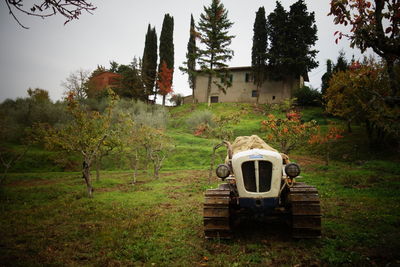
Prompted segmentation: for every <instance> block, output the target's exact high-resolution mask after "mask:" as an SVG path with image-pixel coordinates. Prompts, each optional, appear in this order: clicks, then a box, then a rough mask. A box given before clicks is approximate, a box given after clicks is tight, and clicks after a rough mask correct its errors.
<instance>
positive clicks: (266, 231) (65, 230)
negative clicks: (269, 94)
mask: <svg viewBox="0 0 400 267" xmlns="http://www.w3.org/2000/svg"><path fill="white" fill-rule="evenodd" d="M204 109H207V106H206V105H205V104H199V105H183V106H180V107H177V108H172V109H171V110H170V113H171V120H170V121H169V124H168V128H167V135H168V136H169V137H171V138H172V139H173V140H174V143H175V146H176V149H175V151H174V153H172V154H171V155H170V156H169V157H168V159H167V160H166V161H165V163H164V165H163V169H162V170H163V171H162V173H161V177H160V179H159V180H153V179H151V172H150V173H147V172H143V171H142V172H140V173H139V178H138V183H137V184H136V185H132V184H131V181H132V175H133V174H132V171H124V169H128V167H127V163H126V162H125V161H124V159H121V158H119V157H115V156H110V157H109V158H107V159H105V160H104V162H103V168H104V169H106V170H108V171H104V170H103V171H102V172H101V179H100V181H94V188H95V191H94V198H93V199H89V198H87V197H86V189H85V186H84V182H83V179H82V174H81V172H79V171H77V172H60V170H63V169H68V168H70V170H71V169H73V168H74V165H73V163H74V162H75V164H78V165H76V166H75V168H76V169H77V170H79V163H76V162H79V160H77V159H78V158H79V157H78V155H69V157H68V158H67V159H65V158H64V157H61V156H59V155H57V154H55V153H50V152H47V151H43V150H42V149H40V148H34V149H32V150H30V152H29V154H28V155H27V157H26V159H25V160H23V161H21V162H20V163H19V165H17V166H16V168H15V169H14V172H13V173H11V174H10V175H9V177H8V179H7V180H6V184H5V186H4V187H3V188H2V189H1V190H0V236H1V238H0V265H2V266H3V265H4V266H43V265H51V266H53V265H56V266H58V265H72V266H81V265H83V266H105V265H111V266H125V265H128V266H129V265H130V266H312V265H314V266H321V265H322V266H341V265H347V266H354V265H355V266H386V265H390V264H391V265H396V264H400V262H399V259H400V253H399V248H400V232H399V231H398V229H399V227H400V224H399V222H400V207H399V206H400V204H399V203H400V194H399V193H398V192H399V191H400V171H399V168H398V160H396V159H393V158H394V157H393V156H390V153H387V152H386V153H383V154H378V153H373V152H371V151H370V150H369V147H368V146H366V145H365V144H366V137H365V132H364V129H363V128H362V127H361V126H357V125H354V127H353V133H352V134H351V135H349V134H346V135H345V138H343V139H340V141H339V142H338V143H337V144H335V146H334V149H333V151H332V162H331V163H330V165H329V166H325V165H324V162H323V160H322V155H315V154H314V153H313V152H312V151H308V150H307V149H298V150H296V151H293V153H291V155H290V156H291V159H292V160H293V161H295V162H297V163H299V164H300V165H301V167H302V176H303V178H302V180H304V181H305V182H306V183H308V184H311V185H314V186H316V187H317V188H318V190H319V193H320V197H321V206H322V210H323V220H322V234H323V236H322V238H321V239H320V240H299V241H295V240H292V239H291V238H290V235H289V229H288V228H286V226H284V225H283V224H281V223H276V222H273V223H269V224H264V223H260V222H257V221H256V222H245V223H242V224H241V225H239V229H237V230H236V232H235V238H234V239H233V240H232V241H222V240H214V241H206V240H204V236H203V226H202V225H203V222H202V201H203V194H204V191H205V190H206V189H207V188H212V187H215V186H216V185H217V183H218V181H217V180H213V183H212V184H211V185H209V184H208V182H207V180H208V171H207V170H208V168H209V163H210V158H211V153H212V148H213V146H214V145H216V144H218V143H219V142H220V140H217V139H205V138H201V137H196V136H194V135H193V134H192V133H191V132H190V130H189V129H188V127H187V125H186V122H185V121H186V118H187V117H188V116H190V114H191V113H193V112H195V111H196V110H204ZM211 110H212V112H213V113H214V114H215V115H216V116H221V115H227V114H230V113H232V112H235V113H237V112H239V113H240V123H239V124H234V125H233V124H232V125H229V126H230V127H232V129H233V133H234V137H236V136H240V135H251V134H259V135H261V136H262V132H260V122H261V121H262V120H263V119H264V118H265V114H264V113H265V112H264V111H263V109H262V108H261V109H256V108H255V107H254V106H253V105H250V104H229V103H223V104H216V105H213V106H212V108H211ZM274 114H275V115H276V116H283V114H279V113H278V112H277V111H274ZM303 119H304V120H311V119H315V120H317V121H318V122H319V124H321V125H322V128H324V127H326V125H327V123H328V119H329V120H332V118H328V119H327V117H326V116H325V115H324V114H323V113H322V112H321V109H319V108H307V109H305V110H303ZM335 120H336V122H337V123H339V124H341V123H342V122H340V121H339V120H337V119H335ZM388 155H389V156H388ZM224 157H225V151H224V150H223V149H221V150H220V152H219V153H218V156H217V161H216V163H219V162H222V161H223V160H224ZM60 159H62V160H60ZM66 167H68V168H66ZM93 176H94V173H93Z"/></svg>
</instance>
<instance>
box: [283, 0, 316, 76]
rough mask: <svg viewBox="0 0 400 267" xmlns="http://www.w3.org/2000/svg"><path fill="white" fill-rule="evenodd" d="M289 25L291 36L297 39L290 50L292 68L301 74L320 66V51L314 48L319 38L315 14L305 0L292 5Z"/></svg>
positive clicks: (295, 72)
mask: <svg viewBox="0 0 400 267" xmlns="http://www.w3.org/2000/svg"><path fill="white" fill-rule="evenodd" d="M289 27H290V29H291V31H290V34H289V37H290V38H291V40H295V41H294V42H293V41H292V42H291V44H293V45H292V47H291V49H290V50H289V52H290V58H292V62H290V63H291V64H290V70H291V71H292V72H293V73H294V74H295V75H296V76H299V75H303V74H305V73H307V72H309V71H310V70H312V69H314V68H316V67H318V62H317V61H316V60H315V57H316V56H317V53H318V51H317V50H315V49H312V47H313V46H314V45H315V42H316V41H317V40H318V37H317V26H316V25H315V15H314V12H311V13H309V12H308V11H307V6H306V4H305V3H304V0H299V1H297V2H296V3H294V4H293V5H291V6H290V11H289ZM288 41H289V40H288Z"/></svg>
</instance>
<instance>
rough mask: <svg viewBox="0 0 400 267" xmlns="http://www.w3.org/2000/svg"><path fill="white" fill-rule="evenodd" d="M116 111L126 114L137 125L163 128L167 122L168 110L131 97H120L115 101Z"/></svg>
mask: <svg viewBox="0 0 400 267" xmlns="http://www.w3.org/2000/svg"><path fill="white" fill-rule="evenodd" d="M116 110H117V112H122V113H125V114H128V115H129V116H130V117H131V119H132V120H133V121H134V122H135V123H136V124H138V125H146V126H149V127H152V128H156V129H165V128H166V126H167V122H168V111H167V109H166V108H164V107H162V106H158V105H148V104H146V103H143V102H141V101H136V100H133V99H121V100H120V101H119V102H118V103H117V107H116Z"/></svg>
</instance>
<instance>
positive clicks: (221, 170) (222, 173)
mask: <svg viewBox="0 0 400 267" xmlns="http://www.w3.org/2000/svg"><path fill="white" fill-rule="evenodd" d="M216 173H217V176H218V177H219V178H221V179H222V180H224V179H225V178H226V177H228V176H229V174H231V170H230V168H229V167H228V165H226V164H220V165H218V167H217V170H216Z"/></svg>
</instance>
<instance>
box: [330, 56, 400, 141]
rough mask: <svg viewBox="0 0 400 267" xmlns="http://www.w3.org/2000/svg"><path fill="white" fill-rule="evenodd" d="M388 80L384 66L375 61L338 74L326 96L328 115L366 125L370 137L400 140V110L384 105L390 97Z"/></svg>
mask: <svg viewBox="0 0 400 267" xmlns="http://www.w3.org/2000/svg"><path fill="white" fill-rule="evenodd" d="M387 76H388V74H387V72H386V67H385V65H384V64H382V63H377V62H375V61H374V60H366V61H365V62H363V63H359V62H354V63H353V64H352V65H351V66H350V68H349V70H347V71H345V72H338V73H335V74H334V75H333V76H332V79H331V80H330V83H329V84H330V86H329V87H328V88H327V91H326V95H325V100H326V108H327V111H328V112H329V113H331V114H333V115H335V116H339V117H341V118H343V119H346V120H347V121H348V122H349V123H350V122H365V123H366V126H367V132H368V135H369V137H372V134H374V133H373V132H372V131H375V132H377V131H378V132H379V131H383V132H385V133H386V134H390V135H393V136H395V137H398V136H399V133H400V123H399V121H400V115H399V114H400V107H399V106H397V105H390V104H388V103H387V102H386V101H385V98H386V97H387V96H389V95H390V93H391V92H390V91H391V90H390V84H389V79H388V77H387ZM379 135H381V134H379ZM370 141H371V140H370Z"/></svg>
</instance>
